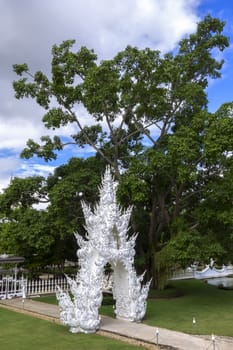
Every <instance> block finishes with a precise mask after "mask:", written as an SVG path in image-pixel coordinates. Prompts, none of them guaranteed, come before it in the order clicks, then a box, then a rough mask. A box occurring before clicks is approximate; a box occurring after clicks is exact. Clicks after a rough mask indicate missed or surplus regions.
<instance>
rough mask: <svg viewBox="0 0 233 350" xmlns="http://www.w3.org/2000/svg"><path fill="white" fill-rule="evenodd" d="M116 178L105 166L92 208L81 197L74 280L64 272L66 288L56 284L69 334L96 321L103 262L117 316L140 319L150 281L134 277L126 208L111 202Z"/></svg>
mask: <svg viewBox="0 0 233 350" xmlns="http://www.w3.org/2000/svg"><path fill="white" fill-rule="evenodd" d="M116 189H117V183H116V182H114V180H113V178H112V176H111V173H110V168H107V169H106V172H105V175H104V177H103V180H102V186H101V188H100V201H99V203H98V205H96V206H95V208H94V210H93V211H92V210H91V208H90V206H89V205H87V204H86V203H85V202H83V201H82V208H83V212H84V217H85V226H84V227H85V229H86V231H87V234H86V237H85V239H84V238H82V237H81V236H80V235H79V234H77V233H76V234H75V236H76V239H77V243H78V245H79V247H80V249H78V251H77V255H78V258H79V266H80V269H79V272H78V274H77V277H76V280H72V279H71V278H70V277H68V276H66V277H67V280H68V283H69V285H70V291H71V293H72V294H73V297H72V298H71V297H70V296H69V294H68V293H64V292H63V291H62V290H61V289H60V288H58V289H57V299H58V302H59V306H60V311H61V312H60V318H61V321H62V322H63V323H64V324H65V325H68V326H70V331H71V332H72V333H77V332H84V333H93V332H95V331H96V330H98V328H99V326H100V316H99V313H98V309H99V307H100V305H101V302H102V297H103V296H102V290H103V283H104V278H103V277H104V267H105V265H106V264H107V263H109V264H110V265H111V267H112V270H113V275H112V282H113V298H114V300H115V301H116V305H115V314H116V317H117V318H122V319H125V320H128V321H136V322H138V321H141V320H142V318H143V317H144V315H145V312H146V299H147V295H148V290H149V286H150V282H147V283H146V284H145V285H142V280H143V275H144V274H143V275H141V276H137V275H136V272H135V269H134V266H133V263H134V254H135V250H134V246H135V240H136V237H137V235H136V234H135V235H133V236H132V237H128V228H129V220H130V215H131V211H132V208H128V209H127V210H125V211H122V210H121V208H120V207H119V205H118V204H117V203H116Z"/></svg>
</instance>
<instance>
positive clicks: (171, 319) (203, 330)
mask: <svg viewBox="0 0 233 350" xmlns="http://www.w3.org/2000/svg"><path fill="white" fill-rule="evenodd" d="M150 296H151V298H149V300H148V306H147V313H146V317H145V320H144V323H147V324H149V325H152V326H155V327H162V328H168V329H173V330H177V331H181V332H186V333H194V334H212V333H213V334H216V335H224V336H231V337H233V290H223V289H218V288H216V287H214V286H211V285H208V284H207V283H205V282H204V281H198V280H183V281H173V282H171V284H170V288H168V289H166V290H165V291H164V292H158V291H151V293H150ZM108 298H109V297H108ZM50 299H51V300H50ZM38 300H39V299H38ZM40 300H41V301H47V302H49V300H50V302H51V301H52V302H53V303H56V300H55V298H54V297H46V298H40ZM105 304H108V303H105ZM100 314H103V315H108V316H112V317H114V314H113V307H112V305H102V307H101V309H100ZM193 318H195V319H196V324H195V325H194V324H193Z"/></svg>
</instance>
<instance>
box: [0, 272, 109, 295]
mask: <svg viewBox="0 0 233 350" xmlns="http://www.w3.org/2000/svg"><path fill="white" fill-rule="evenodd" d="M56 286H59V287H60V288H61V289H62V290H63V291H66V292H67V291H68V290H69V284H68V281H67V279H66V278H65V277H57V278H56V277H54V278H48V279H35V280H29V279H24V278H21V279H17V278H15V277H13V276H6V277H3V278H2V280H0V300H1V299H12V298H14V297H23V298H26V297H30V296H33V295H34V296H35V295H41V294H53V293H55V292H56ZM111 290H112V276H109V275H108V276H104V278H103V292H107V293H111Z"/></svg>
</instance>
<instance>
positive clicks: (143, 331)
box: [0, 298, 233, 350]
mask: <svg viewBox="0 0 233 350" xmlns="http://www.w3.org/2000/svg"><path fill="white" fill-rule="evenodd" d="M0 306H1V307H7V308H10V309H14V310H16V311H18V312H23V313H29V314H33V315H34V316H37V317H40V318H43V319H48V320H53V321H54V322H58V323H60V320H59V308H58V306H57V305H51V304H46V303H43V302H38V301H34V300H30V299H25V300H23V299H21V298H15V299H11V300H4V301H3V300H1V301H0ZM101 320H102V321H101V328H100V334H101V333H102V334H106V335H115V336H122V337H126V338H128V339H134V340H137V341H138V342H139V343H140V342H143V343H146V344H147V345H148V348H151V349H152V348H154V349H157V347H156V344H157V340H158V343H159V345H160V346H159V348H160V349H162V348H163V349H165V348H166V347H167V348H169V347H170V349H179V350H233V338H225V337H215V340H214V341H212V339H211V336H210V337H199V336H194V335H188V334H185V333H181V332H175V331H170V330H167V329H162V328H159V330H158V331H159V334H158V338H157V337H156V328H155V327H151V326H147V325H145V324H143V323H133V322H127V321H122V320H117V319H113V318H111V317H107V316H102V317H101Z"/></svg>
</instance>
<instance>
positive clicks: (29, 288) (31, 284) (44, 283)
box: [25, 277, 69, 296]
mask: <svg viewBox="0 0 233 350" xmlns="http://www.w3.org/2000/svg"><path fill="white" fill-rule="evenodd" d="M56 286H59V287H60V288H61V289H62V290H64V291H67V290H68V289H69V285H68V282H67V280H66V278H65V277H58V278H49V279H38V280H26V283H25V293H26V296H31V295H37V294H39V295H40V294H50V293H51V294H52V293H55V291H56Z"/></svg>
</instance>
